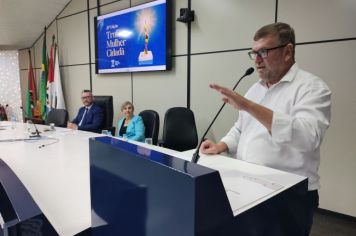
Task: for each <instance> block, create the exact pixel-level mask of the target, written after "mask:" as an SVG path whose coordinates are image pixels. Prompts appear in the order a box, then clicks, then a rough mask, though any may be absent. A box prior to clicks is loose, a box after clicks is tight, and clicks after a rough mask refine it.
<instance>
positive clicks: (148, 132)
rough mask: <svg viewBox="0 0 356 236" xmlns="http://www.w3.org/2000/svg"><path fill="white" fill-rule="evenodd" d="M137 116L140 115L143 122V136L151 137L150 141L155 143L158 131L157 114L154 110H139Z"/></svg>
mask: <svg viewBox="0 0 356 236" xmlns="http://www.w3.org/2000/svg"><path fill="white" fill-rule="evenodd" d="M138 115H139V116H141V117H142V119H143V123H144V124H145V137H146V138H152V143H153V144H154V145H157V141H158V133H159V114H158V113H157V112H156V111H154V110H144V111H141V112H140V113H139V114H138Z"/></svg>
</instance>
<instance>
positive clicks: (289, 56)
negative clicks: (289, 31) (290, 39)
mask: <svg viewBox="0 0 356 236" xmlns="http://www.w3.org/2000/svg"><path fill="white" fill-rule="evenodd" d="M293 55H294V46H293V44H291V43H288V44H287V46H286V47H285V49H284V58H285V60H286V61H290V60H293Z"/></svg>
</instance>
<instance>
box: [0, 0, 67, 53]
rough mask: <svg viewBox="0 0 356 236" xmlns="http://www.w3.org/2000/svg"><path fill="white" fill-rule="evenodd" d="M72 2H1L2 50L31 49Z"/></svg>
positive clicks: (0, 0) (1, 0)
mask: <svg viewBox="0 0 356 236" xmlns="http://www.w3.org/2000/svg"><path fill="white" fill-rule="evenodd" d="M69 1H71V0H0V50H15V49H22V48H28V47H31V46H32V44H33V43H34V42H35V40H36V39H37V38H38V37H39V36H40V35H41V33H42V32H43V30H44V27H45V26H48V25H49V24H50V23H51V22H52V21H53V20H54V19H55V17H56V16H57V15H58V14H59V13H60V12H61V10H62V9H63V8H64V7H65V5H66V4H67V3H68V2H69Z"/></svg>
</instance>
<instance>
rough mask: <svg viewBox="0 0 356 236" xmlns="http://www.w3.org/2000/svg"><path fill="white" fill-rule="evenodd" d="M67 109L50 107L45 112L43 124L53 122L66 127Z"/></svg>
mask: <svg viewBox="0 0 356 236" xmlns="http://www.w3.org/2000/svg"><path fill="white" fill-rule="evenodd" d="M67 122H68V111H67V110H65V109H51V110H50V111H49V112H48V114H47V119H46V120H45V124H46V125H49V124H50V123H54V125H55V126H57V127H67Z"/></svg>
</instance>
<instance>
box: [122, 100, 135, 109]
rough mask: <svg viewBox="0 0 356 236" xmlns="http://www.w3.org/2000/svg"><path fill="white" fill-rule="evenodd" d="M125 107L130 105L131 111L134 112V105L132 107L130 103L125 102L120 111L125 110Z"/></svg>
mask: <svg viewBox="0 0 356 236" xmlns="http://www.w3.org/2000/svg"><path fill="white" fill-rule="evenodd" d="M127 105H131V107H132V111H134V110H135V107H134V105H133V104H132V103H131V102H130V101H126V102H124V103H123V104H122V105H121V111H123V110H124V108H125V107H126V106H127Z"/></svg>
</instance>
